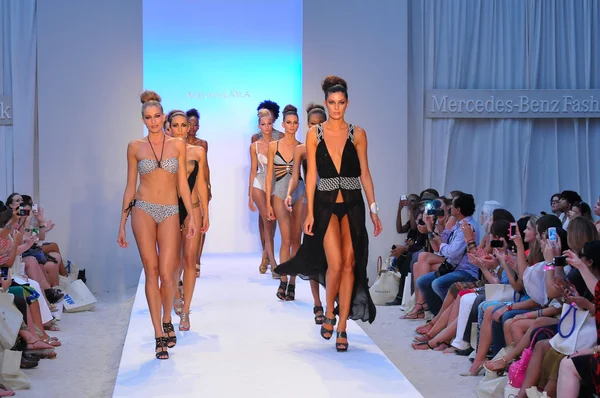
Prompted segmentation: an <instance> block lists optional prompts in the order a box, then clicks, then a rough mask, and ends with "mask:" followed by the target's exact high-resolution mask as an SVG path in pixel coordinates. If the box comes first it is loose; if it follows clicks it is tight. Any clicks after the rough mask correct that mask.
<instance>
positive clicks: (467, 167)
mask: <svg viewBox="0 0 600 398" xmlns="http://www.w3.org/2000/svg"><path fill="white" fill-rule="evenodd" d="M409 8H410V13H409V15H410V43H411V46H410V53H409V58H410V60H411V63H410V69H409V89H410V91H409V93H410V98H411V101H410V102H409V112H408V121H409V132H410V133H409V137H408V143H409V165H411V167H410V170H409V179H408V182H409V187H410V189H411V190H412V191H414V192H419V191H420V190H422V189H424V188H426V187H429V186H432V187H434V188H436V189H438V190H440V191H441V192H443V193H446V194H447V193H448V192H449V191H451V190H454V189H460V190H463V191H465V192H469V193H473V194H474V195H475V199H476V201H477V203H478V207H479V209H481V205H482V204H483V202H484V201H486V200H498V201H500V202H501V203H503V204H504V205H505V207H506V208H507V209H509V210H511V211H512V212H513V213H514V214H515V215H519V214H520V213H521V212H539V211H541V210H546V211H549V207H550V197H551V195H552V194H554V193H556V192H560V191H562V190H565V189H572V190H576V191H578V192H579V193H580V194H581V196H582V197H583V199H584V200H585V201H587V202H588V203H590V204H591V205H592V204H593V203H594V202H595V201H596V200H597V198H598V194H600V178H598V174H597V173H598V170H600V158H598V156H597V151H598V148H600V120H599V119H559V120H555V119H544V120H542V119H537V120H536V119H530V120H526V119H513V120H510V119H506V120H502V119H486V120H475V119H445V120H430V119H424V117H423V111H424V109H423V108H424V91H425V90H426V89H432V88H438V89H598V88H600V68H599V67H598V66H599V65H600V31H599V29H600V5H599V4H598V2H597V1H586V0H574V1H562V0H561V1H559V0H527V1H520V0H518V1H506V0H486V1H481V0H431V1H421V0H410V3H409Z"/></svg>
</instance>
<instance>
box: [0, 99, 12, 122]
mask: <svg viewBox="0 0 600 398" xmlns="http://www.w3.org/2000/svg"><path fill="white" fill-rule="evenodd" d="M12 124H13V120H12V98H11V97H9V96H5V95H0V126H12Z"/></svg>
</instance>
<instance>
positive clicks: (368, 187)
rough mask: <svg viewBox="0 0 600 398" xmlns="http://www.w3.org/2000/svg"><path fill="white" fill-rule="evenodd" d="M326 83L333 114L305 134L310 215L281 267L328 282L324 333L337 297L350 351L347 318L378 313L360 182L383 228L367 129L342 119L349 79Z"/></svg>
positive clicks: (340, 334)
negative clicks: (372, 292)
mask: <svg viewBox="0 0 600 398" xmlns="http://www.w3.org/2000/svg"><path fill="white" fill-rule="evenodd" d="M322 88H323V92H324V93H325V106H326V107H327V113H328V114H329V120H328V121H326V122H325V123H322V124H320V125H318V126H316V128H312V129H310V131H309V132H308V136H307V139H306V158H307V160H308V175H307V178H306V179H307V181H306V196H307V199H308V215H307V217H306V221H305V222H304V233H305V236H304V241H303V243H302V246H301V247H300V249H299V250H298V253H297V254H296V256H295V257H293V258H292V259H291V260H289V261H288V262H286V263H283V264H280V265H279V268H278V270H279V272H280V273H282V274H287V275H300V276H303V277H309V278H312V279H316V280H318V281H319V282H320V283H321V284H323V285H325V287H326V291H327V301H326V302H327V308H326V313H325V321H324V323H323V325H322V326H321V336H322V337H323V338H325V339H326V340H329V339H330V338H331V337H332V336H333V331H334V325H335V324H336V314H335V313H334V305H335V301H336V298H338V303H339V307H338V311H337V312H338V313H339V324H338V326H337V339H336V349H337V351H347V350H348V339H347V335H346V325H347V320H348V318H350V319H355V320H357V319H360V320H362V321H369V322H373V320H374V319H375V305H374V304H373V301H372V300H371V296H370V295H369V286H368V279H367V260H368V252H369V250H368V249H369V238H368V235H367V229H366V226H365V220H366V217H365V203H364V201H363V196H362V190H361V184H362V187H363V188H364V190H365V194H366V197H367V200H368V202H369V204H370V206H369V208H370V210H371V212H370V216H371V221H372V222H373V226H374V235H375V236H378V235H379V234H380V233H381V221H380V220H379V216H378V212H379V209H378V206H377V203H376V202H375V193H374V187H373V181H372V179H371V174H370V172H369V163H368V159H367V135H366V133H365V130H363V129H362V128H360V127H358V126H353V125H352V124H348V123H347V122H346V121H345V120H344V113H345V111H346V107H347V106H348V91H347V85H346V82H345V81H344V80H343V79H342V78H340V77H336V76H329V77H327V78H326V79H325V80H324V81H323V84H322ZM317 174H318V175H319V177H320V179H319V183H318V186H317ZM315 187H316V189H315ZM338 295H339V297H338Z"/></svg>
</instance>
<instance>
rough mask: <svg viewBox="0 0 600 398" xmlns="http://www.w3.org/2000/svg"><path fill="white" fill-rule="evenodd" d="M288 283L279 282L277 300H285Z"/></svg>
mask: <svg viewBox="0 0 600 398" xmlns="http://www.w3.org/2000/svg"><path fill="white" fill-rule="evenodd" d="M287 287H288V283H287V282H279V287H278V288H277V298H278V299H279V300H285V296H286V294H285V292H286V290H287Z"/></svg>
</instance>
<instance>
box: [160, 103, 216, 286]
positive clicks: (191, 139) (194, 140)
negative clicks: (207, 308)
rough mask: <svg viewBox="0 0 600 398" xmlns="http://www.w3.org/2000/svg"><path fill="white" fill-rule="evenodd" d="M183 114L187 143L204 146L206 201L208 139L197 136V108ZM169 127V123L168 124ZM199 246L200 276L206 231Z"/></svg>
mask: <svg viewBox="0 0 600 398" xmlns="http://www.w3.org/2000/svg"><path fill="white" fill-rule="evenodd" d="M185 115H186V116H187V118H188V122H189V125H190V128H189V131H188V135H187V137H184V139H187V143H188V144H190V145H193V146H200V147H202V148H204V151H205V158H206V161H205V164H206V167H204V169H203V171H204V182H203V184H206V186H207V188H208V201H209V202H210V200H211V199H212V187H211V185H210V167H209V166H208V141H206V140H203V139H202V138H198V137H197V134H198V130H199V129H200V112H198V110H197V109H195V108H192V109H190V110H188V111H187V112H186V113H185ZM169 128H170V125H169ZM199 238H200V248H199V249H198V263H196V277H198V278H199V277H200V268H201V266H202V251H203V250H204V242H205V241H206V233H203V234H201V235H200V237H199Z"/></svg>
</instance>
